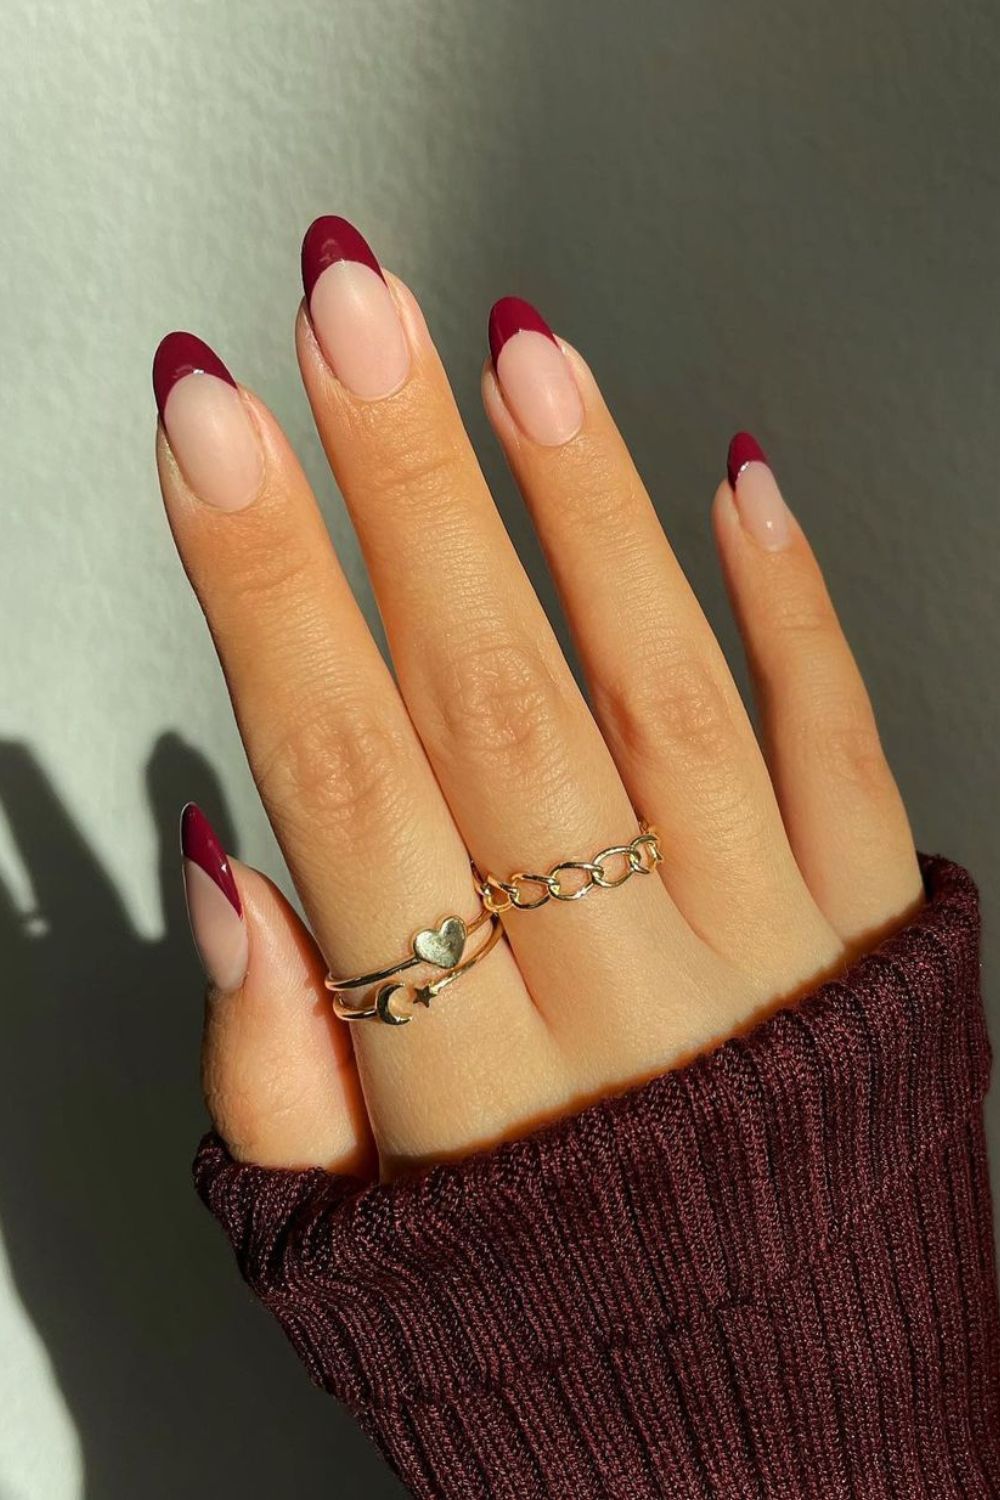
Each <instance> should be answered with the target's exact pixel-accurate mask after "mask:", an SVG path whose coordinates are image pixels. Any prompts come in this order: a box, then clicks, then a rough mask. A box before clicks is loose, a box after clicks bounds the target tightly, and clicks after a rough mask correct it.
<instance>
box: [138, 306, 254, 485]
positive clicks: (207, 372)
mask: <svg viewBox="0 0 1000 1500" xmlns="http://www.w3.org/2000/svg"><path fill="white" fill-rule="evenodd" d="M153 394H154V395H155V397H156V407H157V411H158V412H159V415H160V421H161V422H162V423H163V427H164V430H165V432H166V434H167V439H168V441H169V443H170V446H171V448H172V450H173V453H174V457H175V458H176V460H177V462H178V464H179V465H180V469H181V472H182V474H183V475H184V478H185V480H186V481H187V484H188V486H189V488H190V489H191V491H192V492H193V493H194V494H195V495H197V496H198V498H199V499H201V500H204V501H206V502H207V504H209V505H214V506H217V507H218V508H219V509H220V510H242V509H243V507H244V506H245V505H249V503H250V501H251V500H252V499H253V498H254V496H255V495H256V493H257V490H258V489H259V487H260V481H261V478H262V476H263V469H264V465H263V458H262V456H261V451H260V444H259V442H258V439H257V433H256V429H255V427H254V424H253V421H252V419H251V417H250V413H249V412H248V411H247V409H246V406H245V405H244V402H243V399H242V397H241V396H240V393H239V391H238V389H237V387H236V382H235V380H234V379H233V377H232V375H230V373H229V371H228V370H227V369H226V367H225V365H224V364H223V363H222V360H221V359H220V358H219V356H218V355H217V354H216V353H215V352H214V350H212V349H210V348H209V347H208V345H207V344H205V343H203V342H202V340H201V339H199V338H196V337H195V335H194V334H193V333H168V334H167V336H166V338H165V339H163V340H162V341H161V343H160V346H159V348H158V349H157V351H156V354H155V355H154V356H153Z"/></svg>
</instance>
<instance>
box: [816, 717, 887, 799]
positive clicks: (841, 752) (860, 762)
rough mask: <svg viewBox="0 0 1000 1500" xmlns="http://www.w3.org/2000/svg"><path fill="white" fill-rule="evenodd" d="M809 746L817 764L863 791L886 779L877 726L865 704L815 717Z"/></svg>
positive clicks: (877, 786)
mask: <svg viewBox="0 0 1000 1500" xmlns="http://www.w3.org/2000/svg"><path fill="white" fill-rule="evenodd" d="M808 732H809V738H810V746H811V750H812V753H813V754H815V756H816V757H817V759H818V760H819V762H820V764H821V766H822V767H823V768H824V770H825V771H827V772H829V773H830V774H832V775H833V776H835V777H837V779H838V780H840V781H842V782H846V783H847V784H848V785H851V786H855V787H857V788H858V789H859V790H862V791H864V792H872V791H876V790H882V789H883V788H884V787H885V785H886V784H887V782H888V781H889V779H890V772H889V766H888V763H887V761H886V758H885V752H884V750H883V749H882V742H881V740H880V738H879V733H878V729H877V727H876V724H875V720H874V717H873V715H872V714H871V712H870V710H869V709H868V708H867V706H864V707H863V708H862V709H860V710H857V711H855V712H853V713H846V714H841V715H839V716H837V717H827V718H825V719H824V718H822V717H817V718H816V720H815V721H814V723H813V724H812V725H811V727H810V729H809V731H808Z"/></svg>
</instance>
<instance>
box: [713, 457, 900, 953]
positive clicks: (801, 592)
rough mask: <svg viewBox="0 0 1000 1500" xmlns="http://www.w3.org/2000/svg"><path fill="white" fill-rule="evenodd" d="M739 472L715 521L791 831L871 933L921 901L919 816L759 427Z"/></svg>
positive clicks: (846, 933) (847, 935) (817, 880)
mask: <svg viewBox="0 0 1000 1500" xmlns="http://www.w3.org/2000/svg"><path fill="white" fill-rule="evenodd" d="M729 468H730V477H729V481H728V482H727V483H725V484H723V485H721V486H720V488H719V491H718V493H717V494H716V497H715V503H714V507H713V512H712V519H713V525H714V529H715V536H716V542H717V545H718V548H719V553H720V556H721V558H722V564H723V569H724V573H725V577H726V584H727V587H728V590H729V595H730V598H731V600H732V604H733V609H734V612H735V614H736V618H737V621H738V623H739V627H740V630H741V632H742V635H743V640H744V643H745V646H746V651H747V657H748V661H749V665H750V669H751V673H752V676H753V681H754V688H755V693H756V697H757V700H758V703H759V706H760V714H761V726H762V736H763V741H764V747H765V753H766V756H767V761H768V764H769V767H770V771H771V777H772V781H773V783H774V786H775V789H776V791H777V795H778V800H779V802H780V805H781V810H782V816H783V818H784V822H785V826H786V828H787V830H788V838H789V841H790V843H791V846H792V849H793V851H794V853H795V858H796V861H797V863H798V866H799V868H800V870H801V871H802V874H803V876H804V878H805V881H806V884H807V885H808V886H809V889H810V890H811V891H812V893H813V895H814V897H815V898H816V901H817V903H818V904H819V906H820V908H821V909H822V910H823V912H824V913H825V914H826V916H827V918H828V919H829V921H830V922H831V923H832V924H833V926H834V927H835V928H836V930H837V931H838V933H840V935H841V936H842V938H844V940H845V941H850V942H858V941H867V940H869V939H870V938H871V936H872V935H873V934H874V933H875V932H877V931H879V930H880V929H881V928H883V927H884V926H885V925H886V924H888V923H891V922H894V921H896V920H898V919H899V918H900V917H901V916H902V915H903V914H904V913H905V912H907V911H909V910H910V909H911V908H912V906H913V905H914V903H915V902H918V901H919V899H920V897H921V893H922V882H921V879H920V873H919V868H918V865H917V859H916V853H915V850H914V847H913V838H912V834H911V832H910V826H909V822H908V820H907V816H906V811H905V809H904V807H903V803H902V799H901V797H900V795H899V790H898V788H897V786H896V783H895V780H894V779H893V776H892V773H891V771H890V769H889V766H888V764H887V762H886V758H885V755H884V753H883V751H882V746H881V743H880V740H879V735H878V730H877V728H876V724H875V717H874V714H873V712H872V706H871V702H870V700H869V697H868V693H867V691H866V689H865V685H864V682H863V681H862V678H861V673H860V672H859V670H858V667H857V664H856V662H855V660H854V657H853V656H852V654H851V651H850V648H849V646H848V644H847V641H846V640H845V638H844V633H843V631H842V629H841V627H840V623H839V621H838V619H837V615H836V613H835V611H834V608H833V605H832V603H831V601H830V596H829V594H828V592H827V589H826V585H825V584H824V581H823V577H822V574H821V572H820V569H819V566H818V564H817V562H816V559H815V557H814V556H813V553H812V550H811V549H810V547H809V543H808V542H807V540H806V538H805V535H804V534H803V532H802V529H801V527H800V526H799V525H798V523H797V522H796V520H795V518H794V516H793V515H792V513H791V511H790V510H789V509H788V507H787V505H786V504H785V502H784V499H783V498H782V495H781V492H780V490H779V488H778V485H777V483H776V482H775V479H774V475H773V474H772V472H771V469H770V467H769V466H768V464H767V460H766V458H765V456H764V454H763V452H762V450H761V449H760V448H759V446H758V445H757V444H756V443H755V442H754V440H753V439H752V438H750V437H749V436H748V434H745V433H742V434H739V435H738V436H737V437H736V438H734V440H733V443H732V446H731V449H730V465H729Z"/></svg>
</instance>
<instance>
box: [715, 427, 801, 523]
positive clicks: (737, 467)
mask: <svg viewBox="0 0 1000 1500" xmlns="http://www.w3.org/2000/svg"><path fill="white" fill-rule="evenodd" d="M726 471H727V474H728V476H729V484H730V488H731V489H732V492H733V501H734V504H735V506H736V513H737V515H738V516H739V520H740V525H741V526H742V527H743V530H744V531H745V532H746V534H747V536H749V537H750V538H751V540H752V541H754V542H756V544H757V546H758V547H762V548H763V549H764V551H765V552H780V551H781V550H782V549H783V548H785V547H787V546H788V543H789V542H790V541H791V538H792V517H791V512H790V511H789V509H788V506H787V505H786V504H785V501H784V498H783V497H782V494H781V491H780V489H779V488H778V482H777V480H776V479H775V477H774V475H773V474H772V472H771V466H770V464H769V463H768V461H767V456H766V454H765V453H764V450H763V448H762V447H761V446H760V444H759V443H758V441H757V439H756V438H755V437H754V436H753V435H752V434H751V433H749V432H738V433H737V434H736V436H735V437H734V438H733V439H732V441H731V442H730V444H729V454H728V458H727V461H726Z"/></svg>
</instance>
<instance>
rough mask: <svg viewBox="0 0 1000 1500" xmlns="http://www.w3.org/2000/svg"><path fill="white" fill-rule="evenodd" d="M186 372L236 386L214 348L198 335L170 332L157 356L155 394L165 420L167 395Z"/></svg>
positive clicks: (159, 410) (154, 371) (158, 407)
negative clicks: (217, 378) (215, 376)
mask: <svg viewBox="0 0 1000 1500" xmlns="http://www.w3.org/2000/svg"><path fill="white" fill-rule="evenodd" d="M185 375H217V376H218V377H219V379H220V380H227V381H228V382H229V384H230V385H231V386H235V385H236V381H235V380H234V379H233V377H232V376H231V375H230V373H229V371H228V370H227V369H226V367H225V365H224V364H223V363H222V360H221V359H220V358H219V356H218V355H217V354H216V353H215V351H214V349H210V348H209V347H208V345H207V344H206V343H204V342H203V341H202V340H201V339H200V338H198V337H197V336H196V335H195V334H193V333H168V334H167V336H166V338H164V339H161V340H160V346H159V348H158V349H157V351H156V353H155V354H154V355H153V394H154V395H155V397H156V409H157V411H158V412H159V413H160V419H161V420H162V418H163V410H164V407H165V406H166V404H167V397H168V396H169V395H170V392H171V391H172V390H173V388H174V386H175V385H176V384H177V382H178V380H183V379H184V376H185Z"/></svg>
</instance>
